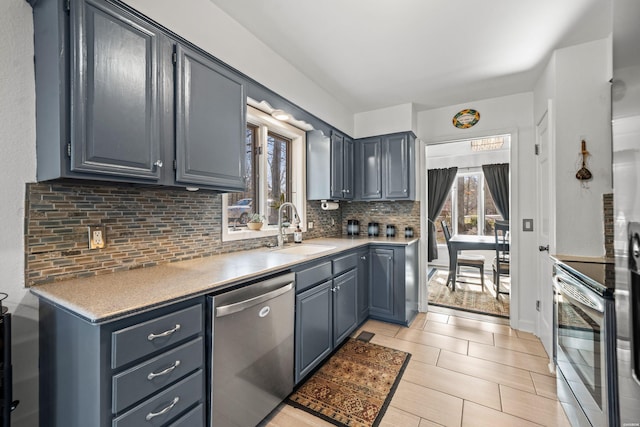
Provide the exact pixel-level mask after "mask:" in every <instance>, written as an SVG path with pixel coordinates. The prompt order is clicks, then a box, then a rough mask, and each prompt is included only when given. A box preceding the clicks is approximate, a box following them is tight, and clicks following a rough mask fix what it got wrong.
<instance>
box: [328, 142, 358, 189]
mask: <svg viewBox="0 0 640 427" xmlns="http://www.w3.org/2000/svg"><path fill="white" fill-rule="evenodd" d="M353 196H354V190H353V140H352V139H350V138H349V137H347V136H344V135H342V134H340V133H338V132H335V131H334V132H331V198H332V199H341V200H352V199H353Z"/></svg>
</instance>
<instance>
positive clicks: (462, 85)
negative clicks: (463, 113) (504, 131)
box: [211, 0, 611, 113]
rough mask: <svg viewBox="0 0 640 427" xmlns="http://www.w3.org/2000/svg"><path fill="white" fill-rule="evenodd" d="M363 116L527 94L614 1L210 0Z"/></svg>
mask: <svg viewBox="0 0 640 427" xmlns="http://www.w3.org/2000/svg"><path fill="white" fill-rule="evenodd" d="M211 1H212V2H213V3H214V4H216V5H217V6H218V7H220V8H221V9H222V10H223V11H225V12H226V13H227V14H228V15H230V16H231V17H232V18H233V19H235V20H236V21H238V22H239V23H240V24H241V25H242V26H244V27H245V28H247V29H248V30H249V31H250V32H251V33H253V34H254V35H255V36H256V37H257V38H258V39H260V40H261V41H262V42H264V43H265V44H266V45H267V46H269V47H270V48H271V49H273V50H274V51H275V52H277V53H278V54H279V55H281V56H282V57H283V58H285V59H286V60H287V61H288V62H290V63H291V64H293V65H294V66H295V67H296V68H297V69H298V70H300V71H301V72H302V73H303V74H305V75H306V76H308V77H309V78H311V79H312V80H313V81H315V82H316V83H317V84H318V85H319V86H321V87H322V88H324V89H325V90H326V91H328V92H329V93H331V94H332V95H333V96H334V97H335V98H336V99H338V100H339V101H340V102H341V103H342V104H344V105H345V106H346V107H347V108H349V109H350V110H351V111H353V112H354V113H357V112H363V111H371V110H375V109H378V108H384V107H389V106H393V105H399V104H405V103H410V102H411V103H414V104H415V106H416V109H417V110H424V109H430V108H436V107H441V106H446V105H453V104H458V103H464V102H469V101H474V100H479V99H486V98H493V97H496V96H503V95H509V94H514V93H520V92H527V91H531V90H532V89H533V86H534V84H535V81H536V80H537V78H538V76H539V74H540V72H541V71H542V70H543V68H544V66H545V65H546V63H547V61H548V58H549V55H550V54H551V52H552V51H553V50H554V49H555V48H558V47H566V46H570V45H573V44H578V43H583V42H586V41H591V40H596V39H601V38H605V37H607V36H608V35H609V33H610V32H611V0H534V1H515V0H485V1H482V0H456V1H450V0H322V1H318V0H260V1H250V0H211Z"/></svg>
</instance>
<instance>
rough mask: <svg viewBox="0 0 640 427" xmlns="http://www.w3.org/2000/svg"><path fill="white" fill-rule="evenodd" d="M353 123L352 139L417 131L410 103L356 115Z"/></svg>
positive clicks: (412, 106)
mask: <svg viewBox="0 0 640 427" xmlns="http://www.w3.org/2000/svg"><path fill="white" fill-rule="evenodd" d="M353 122H354V133H353V137H354V138H366V137H368V136H376V135H385V134H388V133H394V132H406V131H408V130H411V131H413V133H416V131H417V123H416V113H415V111H414V105H413V104H411V103H409V104H401V105H394V106H392V107H387V108H381V109H379V110H373V111H365V112H361V113H357V114H355V115H354V116H353Z"/></svg>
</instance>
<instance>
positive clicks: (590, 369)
mask: <svg viewBox="0 0 640 427" xmlns="http://www.w3.org/2000/svg"><path fill="white" fill-rule="evenodd" d="M613 271H614V266H613V264H610V263H609V264H608V263H590V262H572V261H565V262H557V263H556V264H555V265H554V268H553V285H554V340H555V349H554V358H555V362H556V366H557V368H558V374H557V390H558V399H559V400H560V402H561V403H562V406H563V407H564V410H565V412H566V413H567V416H568V418H569V419H570V420H571V421H572V424H573V425H574V426H579V427H591V426H617V425H618V422H617V415H618V412H617V399H616V372H615V310H614V300H613V291H614V289H613V286H614V282H613V277H614V273H613Z"/></svg>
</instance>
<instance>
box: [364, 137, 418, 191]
mask: <svg viewBox="0 0 640 427" xmlns="http://www.w3.org/2000/svg"><path fill="white" fill-rule="evenodd" d="M356 144H357V150H356V151H357V155H356V169H357V171H358V172H357V175H356V176H357V182H356V188H357V195H356V198H357V199H358V200H413V199H415V166H414V163H415V154H414V151H415V136H414V135H413V133H411V132H403V133H398V134H390V135H384V136H376V137H371V138H364V139H360V140H357V141H356Z"/></svg>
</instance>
